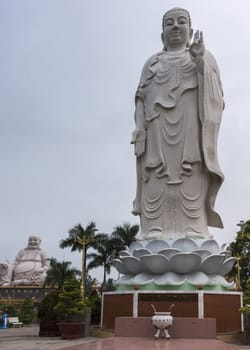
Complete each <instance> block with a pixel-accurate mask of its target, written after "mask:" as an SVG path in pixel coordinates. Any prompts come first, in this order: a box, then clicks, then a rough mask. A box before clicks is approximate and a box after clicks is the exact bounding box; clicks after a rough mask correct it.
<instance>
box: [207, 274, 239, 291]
mask: <svg viewBox="0 0 250 350" xmlns="http://www.w3.org/2000/svg"><path fill="white" fill-rule="evenodd" d="M208 278H209V283H208V284H210V285H216V284H220V285H221V286H223V287H225V288H232V287H233V286H234V282H228V281H227V280H225V278H224V277H222V276H220V275H215V274H213V275H209V276H208Z"/></svg>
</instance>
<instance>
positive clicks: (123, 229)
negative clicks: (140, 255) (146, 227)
mask: <svg viewBox="0 0 250 350" xmlns="http://www.w3.org/2000/svg"><path fill="white" fill-rule="evenodd" d="M138 231H139V225H130V224H129V223H128V222H126V223H124V224H123V225H122V226H116V227H115V228H114V231H113V232H112V235H111V237H112V239H116V240H117V241H116V247H115V248H116V250H117V251H118V252H119V251H121V250H123V249H125V248H126V247H129V246H130V244H131V243H132V242H135V240H136V239H135V236H136V234H137V233H138ZM119 242H120V243H119Z"/></svg>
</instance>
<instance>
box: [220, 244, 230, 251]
mask: <svg viewBox="0 0 250 350" xmlns="http://www.w3.org/2000/svg"><path fill="white" fill-rule="evenodd" d="M227 247H228V243H223V244H222V245H221V247H220V250H226V248H227Z"/></svg>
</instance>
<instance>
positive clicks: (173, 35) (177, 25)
mask: <svg viewBox="0 0 250 350" xmlns="http://www.w3.org/2000/svg"><path fill="white" fill-rule="evenodd" d="M191 36H192V30H191V28H190V24H189V18H188V15H187V13H186V12H185V11H181V10H180V11H173V12H169V14H168V15H167V16H166V18H165V21H164V23H163V33H162V41H163V44H164V47H165V48H167V49H182V48H185V47H186V46H187V45H188V43H189V41H190V38H191Z"/></svg>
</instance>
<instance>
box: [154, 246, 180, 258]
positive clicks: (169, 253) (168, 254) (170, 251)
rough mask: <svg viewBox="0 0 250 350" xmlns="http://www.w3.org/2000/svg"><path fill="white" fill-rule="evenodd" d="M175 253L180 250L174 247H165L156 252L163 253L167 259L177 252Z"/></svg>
mask: <svg viewBox="0 0 250 350" xmlns="http://www.w3.org/2000/svg"><path fill="white" fill-rule="evenodd" d="M177 253H181V251H180V250H179V249H175V248H166V249H162V250H160V251H159V252H158V254H162V255H165V256H166V257H167V258H168V260H170V259H171V258H172V256H173V255H175V254H177Z"/></svg>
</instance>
